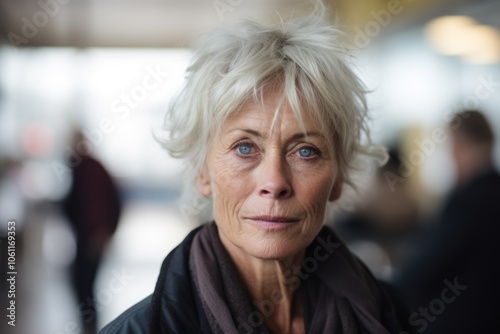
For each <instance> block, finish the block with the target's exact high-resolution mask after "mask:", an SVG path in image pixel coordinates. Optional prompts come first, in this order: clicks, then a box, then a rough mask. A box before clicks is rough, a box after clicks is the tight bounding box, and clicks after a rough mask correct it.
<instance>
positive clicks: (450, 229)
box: [397, 110, 500, 333]
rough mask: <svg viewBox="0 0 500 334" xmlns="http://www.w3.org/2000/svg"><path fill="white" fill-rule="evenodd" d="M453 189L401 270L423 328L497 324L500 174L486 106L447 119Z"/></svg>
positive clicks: (499, 327)
mask: <svg viewBox="0 0 500 334" xmlns="http://www.w3.org/2000/svg"><path fill="white" fill-rule="evenodd" d="M448 127H449V132H450V138H451V143H452V155H453V161H454V164H455V167H456V171H457V180H456V181H457V182H456V187H455V189H454V190H453V191H452V192H451V193H450V194H449V196H448V198H447V199H446V201H445V203H444V206H443V207H442V210H441V212H440V213H439V215H438V216H437V218H436V219H437V222H436V224H437V226H436V227H435V230H433V231H432V234H431V235H430V236H429V239H428V240H427V243H426V244H425V245H424V247H425V248H424V249H423V251H422V252H421V253H420V254H419V256H418V257H417V258H416V259H415V260H414V261H412V262H410V263H409V264H408V266H407V268H406V270H404V271H403V273H402V274H401V275H400V276H399V277H398V279H397V282H398V285H399V286H400V287H401V288H402V289H403V290H404V291H405V292H406V294H407V296H408V298H409V300H410V301H411V303H412V306H413V310H414V311H415V313H412V314H411V316H410V322H411V323H412V325H413V326H414V327H415V328H416V329H417V330H418V332H423V331H424V330H425V333H499V332H500V306H499V304H498V300H499V299H500V287H499V285H498V282H500V265H499V263H498V258H499V256H500V251H499V249H498V246H497V238H498V236H499V235H500V224H499V221H500V220H499V218H498V208H499V203H500V201H499V200H500V175H499V174H498V172H497V170H495V168H494V166H493V144H494V136H493V131H492V129H491V126H490V124H489V123H488V121H487V120H486V118H485V117H484V116H483V114H482V113H480V112H478V111H475V110H468V111H463V112H460V113H457V114H456V115H455V116H454V117H453V119H452V120H451V122H450V123H449V125H448Z"/></svg>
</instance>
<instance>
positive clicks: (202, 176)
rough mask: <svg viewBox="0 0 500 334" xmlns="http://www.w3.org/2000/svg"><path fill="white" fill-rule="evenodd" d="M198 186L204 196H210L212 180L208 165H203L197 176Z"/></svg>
mask: <svg viewBox="0 0 500 334" xmlns="http://www.w3.org/2000/svg"><path fill="white" fill-rule="evenodd" d="M196 188H197V189H198V192H199V193H200V194H202V195H203V196H209V195H210V194H211V193H212V182H211V180H210V174H209V172H208V168H207V166H206V165H203V167H202V168H201V169H200V171H199V172H198V175H197V176H196Z"/></svg>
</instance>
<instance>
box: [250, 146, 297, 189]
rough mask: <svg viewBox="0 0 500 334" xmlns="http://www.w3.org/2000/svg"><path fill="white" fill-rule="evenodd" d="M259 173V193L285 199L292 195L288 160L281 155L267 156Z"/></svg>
mask: <svg viewBox="0 0 500 334" xmlns="http://www.w3.org/2000/svg"><path fill="white" fill-rule="evenodd" d="M260 167H261V168H260V170H259V173H257V178H258V180H257V185H258V193H259V195H260V196H262V197H266V198H271V199H285V198H288V197H290V196H291V195H292V187H291V183H290V178H289V175H288V170H287V167H286V162H285V161H283V159H282V158H281V157H280V156H279V155H276V156H271V157H266V159H265V160H264V161H263V162H262V165H261V166H260Z"/></svg>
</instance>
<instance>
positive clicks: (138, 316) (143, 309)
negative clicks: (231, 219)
mask: <svg viewBox="0 0 500 334" xmlns="http://www.w3.org/2000/svg"><path fill="white" fill-rule="evenodd" d="M198 230H199V228H198V229H195V230H194V231H192V232H191V233H190V234H189V235H188V236H187V237H186V239H184V241H183V242H182V243H181V244H180V245H179V246H177V247H176V248H175V249H174V250H173V251H172V252H171V253H170V254H169V255H168V256H167V258H166V259H165V260H164V262H163V265H162V269H161V272H160V276H159V278H158V282H157V284H156V287H155V291H154V292H153V294H152V295H151V296H149V297H147V298H145V299H144V300H142V301H141V302H139V303H137V304H136V305H134V306H132V307H131V308H130V309H128V310H127V311H125V312H124V313H123V314H122V315H120V316H119V317H118V318H117V319H115V320H114V321H113V322H111V323H110V324H109V325H107V326H106V327H105V328H103V329H102V331H101V332H100V333H101V334H132V333H134V334H137V333H155V334H156V333H207V334H208V333H211V330H210V326H209V324H208V320H207V318H206V316H205V313H204V311H203V306H202V304H201V300H200V298H199V296H198V293H197V292H196V291H197V290H196V288H195V286H194V281H193V279H192V277H191V275H190V270H189V261H188V260H189V253H190V248H191V243H192V241H193V238H194V236H195V234H196V233H197V232H198ZM167 268H168V270H167ZM385 288H386V289H385V290H386V292H387V293H388V294H389V295H391V296H393V293H394V290H392V289H387V286H386V287H385ZM381 289H382V286H381ZM165 298H166V300H167V302H165ZM160 301H162V302H161V303H160ZM393 302H394V304H395V306H396V310H397V313H398V317H399V320H400V322H401V323H402V324H404V325H408V312H407V310H406V306H405V305H403V304H401V303H400V300H399V299H398V298H393ZM160 305H161V306H160ZM406 330H408V332H409V333H410V332H411V329H410V328H408V329H406ZM397 334H399V333H397Z"/></svg>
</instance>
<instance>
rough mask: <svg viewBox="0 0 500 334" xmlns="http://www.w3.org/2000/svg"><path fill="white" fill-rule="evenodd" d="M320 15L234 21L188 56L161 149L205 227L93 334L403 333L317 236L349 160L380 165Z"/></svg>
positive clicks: (358, 271)
mask: <svg viewBox="0 0 500 334" xmlns="http://www.w3.org/2000/svg"><path fill="white" fill-rule="evenodd" d="M324 11H325V9H324V7H322V6H320V5H318V6H317V7H316V8H315V10H314V12H313V14H311V15H310V16H308V17H305V18H301V19H295V20H293V21H291V22H288V23H286V24H285V23H283V24H280V25H276V26H264V25H261V24H258V23H255V22H245V23H243V24H240V25H237V26H235V27H232V28H231V29H223V30H220V31H218V32H216V33H214V34H213V35H211V36H210V37H209V38H208V39H207V40H206V42H205V43H203V44H202V45H201V46H200V47H199V48H198V49H197V50H196V51H195V54H194V59H193V61H192V63H191V66H190V67H189V69H188V73H187V78H186V80H187V81H186V84H185V86H184V88H183V91H182V92H181V93H180V95H178V96H177V98H176V99H175V100H174V101H173V102H172V103H171V105H170V109H169V112H168V114H167V123H166V130H167V132H168V136H167V138H165V139H163V140H162V141H163V145H164V147H165V148H166V149H167V150H168V151H169V152H170V154H172V155H173V156H175V157H178V158H184V159H185V160H186V163H187V166H188V168H187V169H186V173H187V174H186V178H185V179H186V181H187V182H188V183H189V186H188V187H187V188H186V191H187V196H186V197H187V198H190V200H188V205H191V207H193V210H194V211H198V212H199V213H200V214H201V219H203V220H204V221H205V222H207V223H206V224H204V225H202V226H201V227H198V228H197V229H195V230H194V231H192V232H191V233H190V234H189V235H188V236H187V237H186V239H185V240H184V241H183V242H182V243H181V244H180V245H179V246H178V247H177V248H176V249H174V250H173V251H172V252H171V253H170V254H169V255H168V256H167V258H166V259H165V261H164V263H163V265H162V268H161V271H160V275H159V278H158V282H157V284H156V288H155V291H154V292H153V294H152V295H151V296H149V297H147V298H146V299H144V300H143V301H141V302H139V303H138V304H136V305H135V306H133V307H132V308H131V309H129V310H127V311H125V312H124V313H123V314H122V315H121V316H120V317H118V318H117V319H116V320H114V321H113V322H112V323H111V324H109V325H108V326H107V327H105V328H104V329H103V330H102V332H101V333H106V334H107V333H306V332H308V333H399V332H400V331H401V330H402V329H403V328H402V323H401V321H400V319H398V317H397V315H396V307H395V306H394V304H393V302H392V300H391V298H390V297H389V296H388V295H387V293H386V291H385V289H384V288H383V287H382V286H381V285H380V284H379V283H378V282H377V280H376V279H375V278H374V277H373V276H372V274H371V273H370V271H369V270H368V269H367V268H366V267H365V266H364V265H363V264H362V262H361V261H360V260H358V259H357V258H356V257H355V256H354V255H353V254H352V253H350V252H349V250H348V249H347V248H346V247H345V245H344V244H343V242H342V241H341V240H340V239H339V238H338V237H337V236H336V234H335V233H334V232H333V231H332V230H331V229H330V228H328V227H326V226H324V221H325V216H326V211H327V207H329V206H330V205H331V204H332V203H334V202H336V201H337V200H338V199H339V197H340V196H341V194H342V191H343V189H345V188H347V187H350V186H352V185H353V181H352V172H353V171H354V170H355V169H359V168H362V167H364V165H361V164H360V161H366V159H369V158H370V157H371V158H372V159H373V158H374V157H377V158H383V157H384V156H385V152H384V150H381V149H380V148H378V147H376V146H375V145H372V144H370V143H367V144H364V143H362V142H361V138H362V136H363V135H368V136H369V132H368V129H367V127H366V124H365V122H366V116H367V110H366V103H365V95H364V94H365V90H364V88H363V86H362V84H361V82H360V80H359V79H358V78H357V76H356V75H355V73H354V71H353V70H352V69H351V68H350V66H349V64H348V61H349V56H348V50H347V49H346V48H345V46H344V45H343V44H342V42H341V39H342V38H343V34H342V33H341V32H340V31H339V30H338V28H336V27H335V26H332V25H331V24H329V23H327V22H326V19H325V17H324V15H325V13H324ZM363 158H364V159H363ZM205 203H209V205H208V206H209V207H210V208H211V209H212V210H211V213H210V214H208V213H203V212H201V209H202V208H203V207H204V206H205ZM210 221H211V222H210ZM404 320H405V321H406V318H404Z"/></svg>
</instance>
